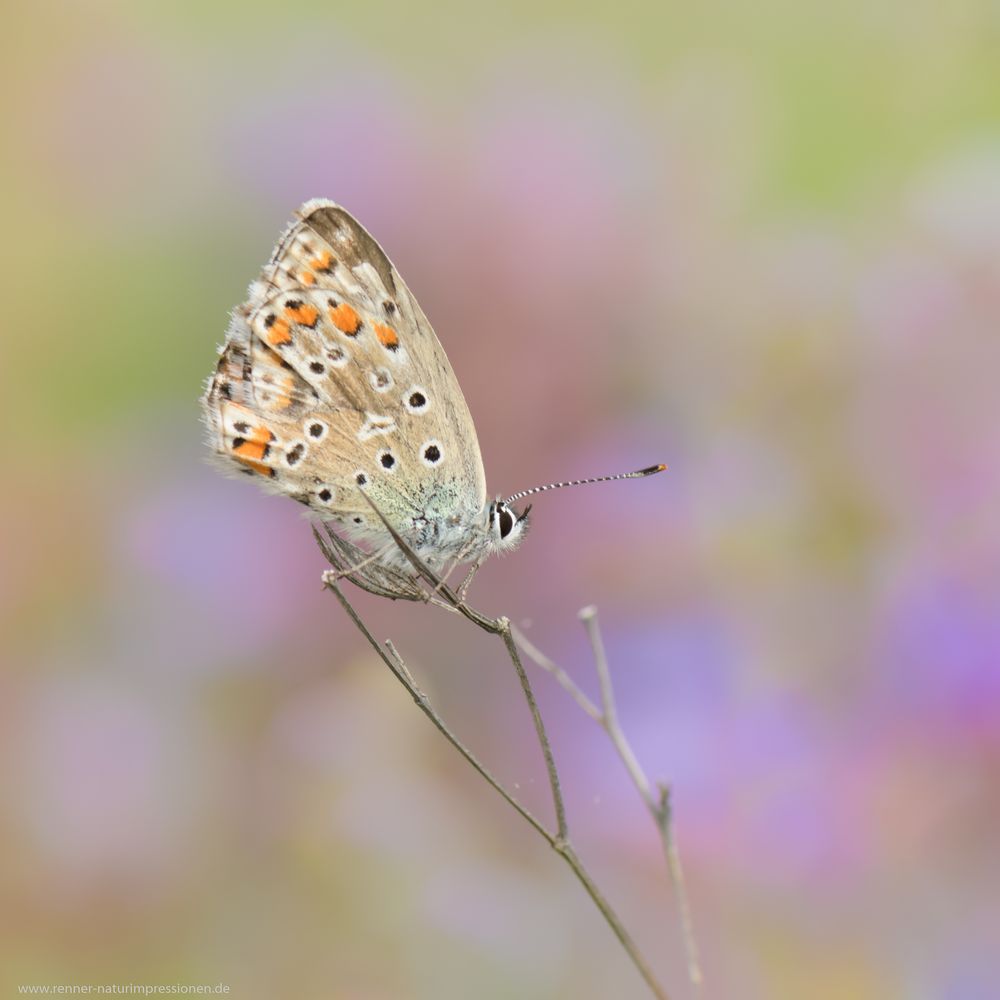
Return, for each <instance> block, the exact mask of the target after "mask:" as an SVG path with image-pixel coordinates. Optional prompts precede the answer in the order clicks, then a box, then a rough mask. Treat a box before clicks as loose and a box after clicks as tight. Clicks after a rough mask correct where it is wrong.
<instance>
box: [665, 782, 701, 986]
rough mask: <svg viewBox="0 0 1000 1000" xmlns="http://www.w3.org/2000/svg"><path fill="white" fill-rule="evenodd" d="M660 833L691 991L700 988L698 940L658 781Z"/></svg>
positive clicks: (667, 790) (670, 820)
mask: <svg viewBox="0 0 1000 1000" xmlns="http://www.w3.org/2000/svg"><path fill="white" fill-rule="evenodd" d="M659 788H660V809H659V815H660V817H661V818H660V821H659V827H660V833H661V838H662V840H663V853H664V855H665V857H666V859H667V868H668V869H669V871H670V878H671V879H672V880H673V883H674V890H675V892H676V893H677V909H678V910H679V911H680V915H681V934H682V935H683V938H684V954H685V955H686V956H687V967H688V979H689V980H690V981H691V985H692V986H693V987H694V989H695V991H696V992H697V991H700V990H701V987H702V984H703V983H704V978H703V976H702V974H701V963H700V962H699V961H698V941H697V938H695V936H694V921H693V920H692V919H691V907H690V905H689V903H688V894H687V887H686V884H685V881H684V867H683V866H682V865H681V855H680V851H678V850H677V841H676V839H675V838H674V811H673V808H672V807H671V803H670V786H669V785H660V786H659Z"/></svg>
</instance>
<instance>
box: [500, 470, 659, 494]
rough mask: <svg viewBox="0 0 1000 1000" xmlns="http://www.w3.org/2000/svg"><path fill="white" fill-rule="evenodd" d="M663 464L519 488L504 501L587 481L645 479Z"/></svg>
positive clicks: (656, 471) (582, 483)
mask: <svg viewBox="0 0 1000 1000" xmlns="http://www.w3.org/2000/svg"><path fill="white" fill-rule="evenodd" d="M665 469H666V466H665V465H651V466H650V467H649V468H648V469H639V471H638V472H620V473H618V475H617V476H596V477H595V478H594V479H571V480H570V481H569V482H568V483H549V484H548V485H547V486H535V487H533V488H532V489H530V490H521V492H520V493H515V494H514V495H513V496H509V497H507V499H506V501H504V502H505V503H513V502H514V501H515V500H520V499H521V498H522V497H530V496H531V494H532V493H544V492H545V491H546V490H558V489H561V488H562V487H563V486H584V485H585V484H587V483H609V482H611V481H612V480H614V479H645V477H646V476H655V475H656V473H658V472H663V471H664V470H665Z"/></svg>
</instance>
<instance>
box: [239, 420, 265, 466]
mask: <svg viewBox="0 0 1000 1000" xmlns="http://www.w3.org/2000/svg"><path fill="white" fill-rule="evenodd" d="M273 440H274V435H273V434H272V433H271V432H270V431H269V430H268V429H267V428H266V427H255V428H254V429H253V432H252V433H251V434H250V435H249V437H245V438H234V440H233V446H234V447H233V454H234V455H235V456H236V457H237V458H238V459H239V460H240V461H241V462H243V463H244V464H246V465H250V466H253V465H254V464H256V463H259V462H260V461H261V460H262V459H263V458H264V456H265V455H267V450H268V448H269V447H270V446H271V442H272V441H273ZM237 441H238V442H239V444H237V443H236V442H237ZM258 471H260V470H259V469H258Z"/></svg>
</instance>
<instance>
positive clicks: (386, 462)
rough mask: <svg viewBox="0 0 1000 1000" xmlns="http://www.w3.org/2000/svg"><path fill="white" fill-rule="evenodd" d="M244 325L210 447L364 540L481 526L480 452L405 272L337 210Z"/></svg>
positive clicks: (262, 288)
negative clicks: (390, 532) (389, 528)
mask: <svg viewBox="0 0 1000 1000" xmlns="http://www.w3.org/2000/svg"><path fill="white" fill-rule="evenodd" d="M296 215H297V219H296V221H295V222H293V224H292V225H291V226H290V227H289V229H288V230H287V231H286V232H285V234H284V235H283V236H282V238H281V240H280V241H279V243H278V245H277V247H276V248H275V251H274V253H273V254H272V256H271V259H270V261H269V262H268V264H267V266H266V267H265V268H264V270H263V272H262V273H261V276H260V278H259V279H258V280H257V281H255V282H254V283H253V284H252V285H251V286H250V293H249V298H248V301H247V302H246V303H245V304H244V305H243V306H242V307H240V308H239V309H238V310H237V311H236V312H235V313H234V315H233V319H232V322H231V323H230V327H229V331H228V333H227V338H226V342H225V344H224V345H223V348H222V351H221V354H220V358H219V362H218V364H217V367H216V371H215V374H214V375H213V376H212V378H211V379H210V382H209V386H208V390H207V392H206V394H205V397H204V399H203V404H204V412H205V420H206V424H207V425H208V428H209V433H210V439H211V440H210V443H211V445H212V447H213V449H214V450H215V451H216V453H217V454H218V455H219V456H220V457H221V458H222V459H223V460H224V462H225V463H226V464H227V465H229V466H230V467H231V468H233V469H236V470H239V471H242V472H246V473H248V474H250V475H254V476H257V477H258V478H259V479H260V481H261V483H262V484H263V485H264V486H265V487H267V488H268V489H270V490H272V491H274V492H278V493H282V494H285V495H289V496H292V497H293V498H294V499H296V500H299V501H300V502H301V503H304V504H306V505H307V506H308V507H309V508H310V509H311V510H313V511H315V512H316V513H317V514H319V515H321V516H322V517H324V518H332V519H334V520H336V521H339V522H340V523H342V524H344V525H345V526H346V527H347V528H348V529H349V530H350V531H351V532H352V533H353V534H354V535H355V536H358V537H369V538H370V539H372V540H375V541H384V540H385V535H386V533H385V530H384V527H383V526H382V525H381V524H380V523H377V519H376V518H375V517H374V515H373V513H372V511H371V507H370V506H369V504H368V503H367V501H366V500H365V497H364V496H362V495H361V494H362V491H364V492H366V493H367V494H368V496H369V497H370V498H371V500H372V501H373V502H374V503H375V504H376V506H378V508H379V510H380V511H381V512H382V513H383V514H384V515H385V516H386V517H387V518H388V519H389V521H390V523H392V524H393V527H394V528H396V530H397V531H399V532H400V534H401V535H403V537H406V538H408V539H409V538H414V540H417V539H416V535H415V534H414V531H415V530H416V529H415V525H419V524H423V525H424V526H425V527H426V526H427V525H432V526H433V525H434V524H435V523H438V522H440V524H442V525H443V524H445V523H447V524H449V525H451V526H452V527H453V528H456V530H457V533H458V534H460V533H461V528H462V526H463V525H472V524H474V523H478V521H479V520H480V519H481V516H482V512H483V509H484V507H485V504H486V481H485V475H484V472H483V464H482V458H481V456H480V452H479V444H478V440H477V437H476V433H475V427H474V425H473V422H472V416H471V414H470V413H469V409H468V406H467V405H466V402H465V398H464V397H463V395H462V391H461V389H460V388H459V385H458V381H457V379H456V378H455V374H454V372H453V371H452V368H451V365H450V363H449V362H448V358H447V357H446V355H445V353H444V350H443V349H442V347H441V344H440V343H439V341H438V339H437V337H436V336H435V334H434V331H433V329H432V328H431V326H430V324H429V323H428V322H427V318H426V317H425V316H424V314H423V311H422V310H421V309H420V306H419V305H418V304H417V301H416V299H415V298H414V297H413V295H412V294H411V292H410V290H409V289H408V288H407V287H406V284H405V283H404V282H403V280H402V278H401V277H400V275H399V272H398V271H397V270H396V269H395V267H393V265H392V263H391V262H390V261H389V258H388V257H387V256H386V255H385V253H384V252H383V251H382V249H381V247H380V246H379V245H378V244H377V243H376V242H375V240H374V239H373V238H372V237H371V235H370V234H369V233H368V232H367V231H366V230H365V229H364V227H363V226H361V225H360V224H359V223H358V222H357V221H356V220H355V219H354V218H353V217H352V216H351V215H350V214H349V213H348V212H346V211H345V210H344V209H343V208H341V207H340V206H338V205H336V204H334V203H333V202H329V201H324V200H320V199H316V200H313V201H310V202H307V203H306V204H305V205H303V206H302V207H301V208H300V209H299V211H298V212H297V213H296Z"/></svg>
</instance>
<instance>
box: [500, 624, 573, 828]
mask: <svg viewBox="0 0 1000 1000" xmlns="http://www.w3.org/2000/svg"><path fill="white" fill-rule="evenodd" d="M497 623H498V624H499V625H500V629H501V631H500V636H501V637H502V639H503V644H504V646H506V647H507V655H508V656H510V662H511V663H513V664H514V669H515V670H516V671H517V679H518V680H519V681H520V682H521V690H522V691H523V692H524V699H525V701H527V703H528V708H530V709H531V718H532V720H533V721H534V723H535V733H536V734H537V736H538V743H539V745H540V746H541V748H542V756H543V757H544V758H545V769H546V771H548V773H549V788H550V789H551V790H552V805H553V806H554V807H555V811H556V836H557V837H558V838H559V839H560V840H562V841H564V840H566V837H567V830H566V806H565V803H564V802H563V797H562V790H561V789H560V787H559V772H558V771H557V770H556V761H555V757H553V755H552V745H551V744H550V743H549V738H548V736H547V735H546V733H545V723H544V722H543V721H542V713H541V712H539V711H538V702H536V701H535V693H534V691H532V690H531V681H529V680H528V672H527V671H526V670H525V669H524V664H523V663H521V657H520V655H519V654H518V652H517V646H516V645H515V643H514V637H513V636H512V635H511V632H510V621H509V620H508V619H507V618H498V619H497Z"/></svg>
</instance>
